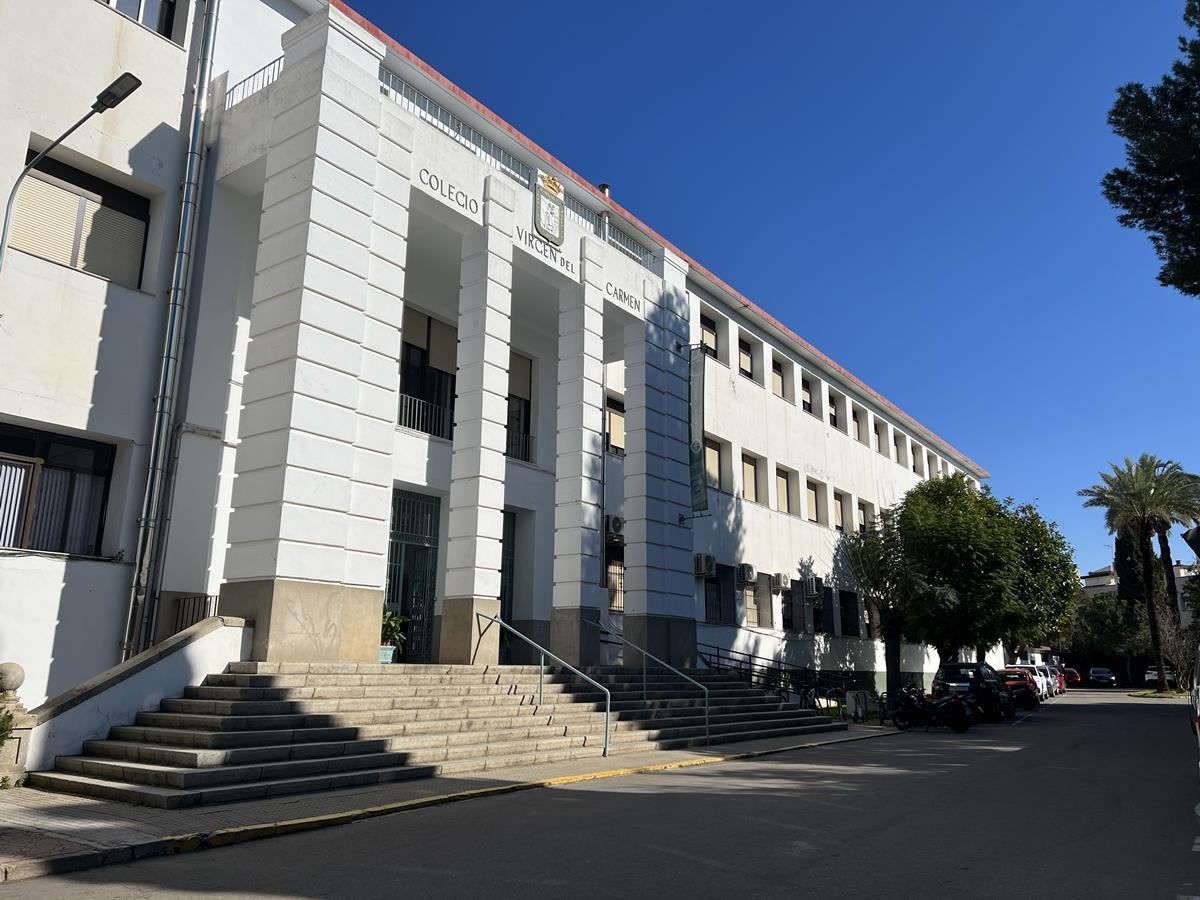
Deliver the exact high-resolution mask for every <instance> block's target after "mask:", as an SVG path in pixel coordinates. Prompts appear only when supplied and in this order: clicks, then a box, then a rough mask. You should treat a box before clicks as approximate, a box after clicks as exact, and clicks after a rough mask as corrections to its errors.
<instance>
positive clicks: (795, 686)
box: [696, 643, 854, 694]
mask: <svg viewBox="0 0 1200 900" xmlns="http://www.w3.org/2000/svg"><path fill="white" fill-rule="evenodd" d="M696 652H697V653H698V654H699V656H700V658H701V659H702V660H703V661H704V664H705V665H707V666H708V667H709V668H710V669H715V670H716V671H719V672H728V673H731V674H734V675H737V676H738V678H739V679H741V680H742V681H744V682H746V683H747V684H750V685H753V686H754V687H760V688H763V689H765V690H769V691H786V692H788V693H791V694H806V693H811V692H814V691H815V692H816V693H818V694H820V693H822V692H825V691H845V690H848V689H849V688H850V687H852V685H853V682H854V678H853V676H852V675H851V674H849V673H846V672H830V671H828V670H821V669H812V668H808V667H805V666H789V665H785V664H784V663H782V662H779V661H778V660H774V659H768V658H766V657H763V656H755V655H753V654H751V653H745V652H743V651H741V650H728V649H726V648H724V647H718V646H716V645H714V644H700V643H698V644H696Z"/></svg>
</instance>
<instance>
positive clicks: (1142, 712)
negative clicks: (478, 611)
mask: <svg viewBox="0 0 1200 900" xmlns="http://www.w3.org/2000/svg"><path fill="white" fill-rule="evenodd" d="M1197 801H1200V782H1198V781H1197V748H1196V741H1195V739H1194V738H1193V737H1192V735H1191V733H1190V731H1189V730H1188V727H1187V707H1186V705H1185V704H1184V703H1182V702H1180V701H1153V700H1133V699H1130V698H1128V697H1126V696H1125V695H1124V694H1123V693H1117V692H1111V693H1100V692H1087V691H1082V692H1078V693H1076V694H1073V695H1071V696H1068V697H1065V698H1061V699H1059V700H1057V701H1054V702H1052V703H1050V704H1047V705H1045V706H1043V707H1042V708H1041V709H1040V710H1038V711H1037V712H1035V713H1033V714H1032V715H1030V716H1028V717H1025V718H1021V719H1019V720H1018V721H1017V722H1016V723H1014V724H1003V725H986V726H980V727H978V728H974V729H972V730H971V731H970V732H969V733H968V734H966V735H963V736H958V735H953V734H951V733H949V732H941V733H937V732H931V733H928V734H925V733H917V734H908V735H899V736H894V737H888V738H883V739H879V740H871V741H862V742H858V743H851V744H842V745H834V746H831V747H828V748H824V749H816V750H806V751H798V752H795V753H790V754H782V755H778V756H770V757H762V758H759V759H755V760H747V761H742V762H733V763H725V764H717V765H708V766H702V767H698V768H694V769H681V770H677V771H674V772H665V773H659V774H655V775H636V776H629V777H623V778H611V779H606V780H603V781H595V782H589V783H583V784H577V785H572V786H569V787H563V788H554V789H549V790H539V791H531V792H527V793H521V794H514V795H511V796H504V797H497V798H491V799H483V800H476V801H470V802H466V803H457V804H453V805H449V806H443V807H435V808H431V809H425V810H420V811H415V812H410V813H402V814H399V815H394V816H388V817H385V818H379V819H373V820H369V821H366V822H361V823H357V824H353V825H347V826H342V827H339V828H332V829H326V830H322V831H316V832H309V833H305V834H298V835H292V836H288V837H281V838H275V839H272V840H268V841H260V842H256V843H250V844H243V845H240V846H236V847H229V848H224V849H219V850H211V851H206V852H203V853H192V854H187V855H183V856H177V857H171V858H162V859H151V860H145V861H142V862H139V863H134V864H132V865H126V866H114V867H110V868H106V869H97V870H92V871H89V872H82V873H79V874H76V875H68V876H62V877H55V878H41V879H37V880H35V881H30V882H22V883H16V884H13V885H10V886H8V887H5V888H0V900H16V898H19V897H46V898H49V897H53V898H67V900H70V898H87V900H101V898H108V897H151V896H154V897H159V896H167V897H199V896H205V897H222V898H233V897H303V898H309V897H354V898H373V897H389V898H392V897H397V896H407V897H420V898H426V897H521V898H527V897H571V898H588V897H603V898H612V897H622V898H626V897H649V896H656V897H720V898H726V900H728V898H733V900H740V898H744V897H776V896H779V897H797V896H808V897H855V898H858V897H871V898H889V897H903V898H906V900H917V898H926V897H956V898H959V897H1002V898H1006V900H1013V898H1019V897H1024V896H1036V897H1045V898H1055V900H1071V898H1098V897H1120V898H1157V897H1162V898H1172V900H1175V898H1179V897H1185V898H1191V897H1200V820H1198V819H1197V812H1196V805H1197Z"/></svg>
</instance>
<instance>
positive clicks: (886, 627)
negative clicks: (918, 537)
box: [838, 508, 914, 703]
mask: <svg viewBox="0 0 1200 900" xmlns="http://www.w3.org/2000/svg"><path fill="white" fill-rule="evenodd" d="M897 520H898V516H897V510H896V509H895V508H892V509H885V510H883V511H882V512H881V513H880V515H879V518H878V520H877V521H876V522H875V523H873V524H872V526H871V527H869V528H867V529H866V530H865V531H851V532H849V533H847V534H844V535H842V539H841V543H840V547H839V552H838V558H839V559H840V560H843V561H844V562H845V564H846V565H847V566H848V567H849V569H850V574H851V575H852V576H853V578H854V580H855V581H857V582H858V588H859V591H860V593H861V594H862V596H863V602H864V603H866V605H867V606H868V607H869V608H870V609H871V610H872V611H873V612H874V613H875V615H876V617H877V618H878V620H879V628H880V631H881V632H882V637H883V659H884V668H885V669H886V673H887V674H886V682H885V683H886V685H887V687H886V690H887V695H888V699H889V700H890V701H891V702H892V703H895V700H896V697H897V696H898V694H899V691H900V677H901V676H900V650H901V644H902V642H903V640H904V630H905V619H906V617H907V615H908V613H909V610H910V608H911V605H912V598H913V591H914V585H913V578H912V573H911V572H910V571H909V569H908V567H907V563H906V560H905V557H904V544H903V541H902V539H901V536H900V530H899V527H898V524H897Z"/></svg>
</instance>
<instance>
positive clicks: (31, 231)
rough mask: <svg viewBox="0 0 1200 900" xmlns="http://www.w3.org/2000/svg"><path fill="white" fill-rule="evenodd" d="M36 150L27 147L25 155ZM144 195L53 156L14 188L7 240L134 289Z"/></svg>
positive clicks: (146, 220)
mask: <svg viewBox="0 0 1200 900" xmlns="http://www.w3.org/2000/svg"><path fill="white" fill-rule="evenodd" d="M34 156H36V154H35V153H34V151H32V150H30V151H29V153H28V155H27V157H26V160H27V161H28V160H31V159H33V157H34ZM149 227H150V201H149V200H147V199H146V198H145V197H139V196H138V195H137V194H133V193H130V192H129V191H127V190H125V189H124V188H119V187H117V186H116V185H114V184H109V183H108V182H107V181H104V180H103V179H100V178H96V177H95V176H94V175H88V174H87V173H86V172H81V171H80V170H79V169H76V168H74V167H73V166H68V165H66V164H65V163H61V162H59V161H58V160H54V159H43V160H42V161H41V162H39V163H38V164H37V166H36V168H34V169H33V171H31V172H30V173H29V175H28V177H26V178H25V179H24V180H23V181H22V182H21V186H20V188H19V189H18V190H17V197H16V204H15V206H14V208H13V218H12V230H11V234H10V236H9V243H10V244H12V246H13V247H15V248H17V249H18V250H24V251H25V252H26V253H31V254H33V255H34V256H40V257H41V258H42V259H48V260H50V261H51V262H55V263H59V264H60V265H64V266H69V267H70V268H72V269H78V270H79V271H82V272H90V273H91V274H93V275H98V276H100V277H101V278H106V279H108V280H109V281H112V282H115V283H116V284H122V285H124V286H125V287H130V288H134V289H138V288H140V287H141V284H142V264H143V261H144V256H145V248H146V235H147V233H148V230H149Z"/></svg>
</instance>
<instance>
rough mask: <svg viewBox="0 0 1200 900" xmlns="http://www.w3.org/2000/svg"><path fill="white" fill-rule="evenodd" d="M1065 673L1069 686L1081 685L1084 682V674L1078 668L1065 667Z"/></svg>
mask: <svg viewBox="0 0 1200 900" xmlns="http://www.w3.org/2000/svg"><path fill="white" fill-rule="evenodd" d="M1063 674H1064V675H1066V676H1067V687H1079V686H1080V685H1081V684H1083V676H1082V675H1080V674H1079V672H1078V671H1077V670H1076V669H1063Z"/></svg>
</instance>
